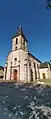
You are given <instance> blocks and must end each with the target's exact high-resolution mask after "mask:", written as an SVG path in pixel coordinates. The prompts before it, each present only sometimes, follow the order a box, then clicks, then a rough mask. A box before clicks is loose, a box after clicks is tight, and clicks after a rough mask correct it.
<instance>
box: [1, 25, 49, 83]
mask: <svg viewBox="0 0 51 119" xmlns="http://www.w3.org/2000/svg"><path fill="white" fill-rule="evenodd" d="M41 64H42V65H43V63H42V62H41V61H40V60H39V59H37V58H36V57H35V56H33V55H32V54H31V53H30V52H29V51H28V40H27V38H26V37H25V35H24V33H23V30H22V27H21V26H20V27H19V29H18V31H17V33H16V34H15V36H14V37H12V50H11V52H10V53H9V55H8V57H7V60H6V64H5V67H4V78H3V80H6V81H8V80H9V81H15V82H25V83H26V82H28V83H30V82H32V81H35V80H37V79H40V78H43V77H44V78H45V75H46V74H44V72H43V71H45V70H46V69H47V70H48V67H47V66H46V68H44V67H41ZM43 68H44V70H43ZM47 70H46V71H45V73H47ZM42 73H43V75H42Z"/></svg>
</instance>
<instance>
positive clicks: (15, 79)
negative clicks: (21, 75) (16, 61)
mask: <svg viewBox="0 0 51 119" xmlns="http://www.w3.org/2000/svg"><path fill="white" fill-rule="evenodd" d="M14 81H17V70H16V69H15V70H14Z"/></svg>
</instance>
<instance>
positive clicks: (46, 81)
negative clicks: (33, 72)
mask: <svg viewBox="0 0 51 119" xmlns="http://www.w3.org/2000/svg"><path fill="white" fill-rule="evenodd" d="M38 81H39V82H44V84H43V85H44V86H46V85H48V86H51V79H44V80H40V79H39V80H36V81H35V82H34V84H33V83H32V84H33V85H37V82H38Z"/></svg>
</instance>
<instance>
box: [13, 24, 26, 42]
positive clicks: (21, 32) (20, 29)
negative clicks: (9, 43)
mask: <svg viewBox="0 0 51 119" xmlns="http://www.w3.org/2000/svg"><path fill="white" fill-rule="evenodd" d="M19 35H21V36H22V37H23V38H24V39H25V40H26V41H27V39H26V37H25V35H24V33H23V30H22V26H21V25H20V26H19V28H18V31H17V33H16V34H15V35H14V36H13V37H12V38H15V37H17V36H19Z"/></svg>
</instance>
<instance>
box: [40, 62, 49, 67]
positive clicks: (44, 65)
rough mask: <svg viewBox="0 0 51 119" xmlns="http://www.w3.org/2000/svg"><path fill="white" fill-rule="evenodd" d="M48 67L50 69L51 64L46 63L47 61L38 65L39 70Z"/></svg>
mask: <svg viewBox="0 0 51 119" xmlns="http://www.w3.org/2000/svg"><path fill="white" fill-rule="evenodd" d="M48 65H49V66H50V68H51V63H50V62H48V61H46V62H44V63H41V64H40V68H48Z"/></svg>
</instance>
